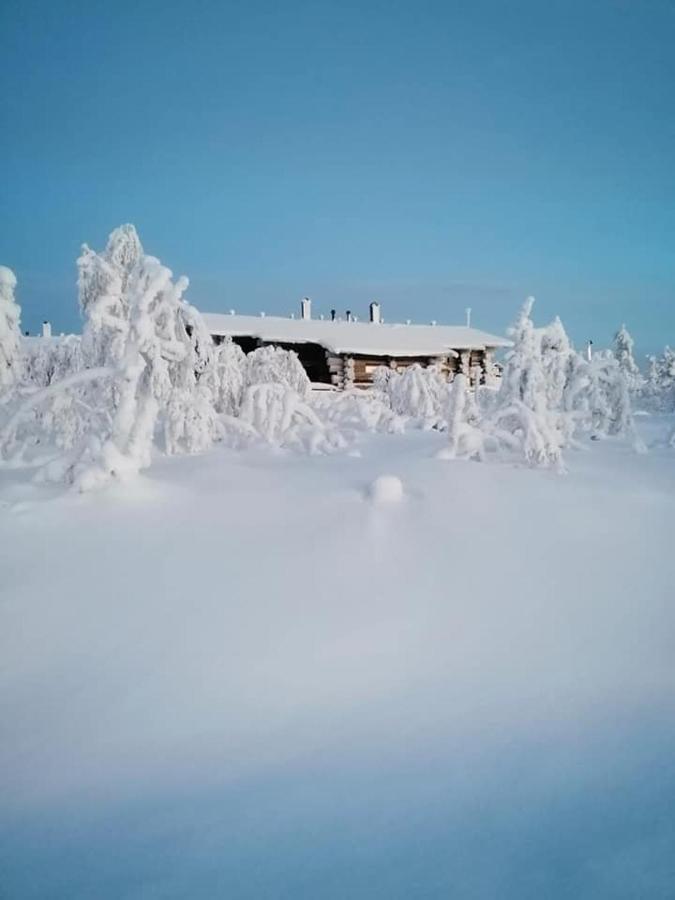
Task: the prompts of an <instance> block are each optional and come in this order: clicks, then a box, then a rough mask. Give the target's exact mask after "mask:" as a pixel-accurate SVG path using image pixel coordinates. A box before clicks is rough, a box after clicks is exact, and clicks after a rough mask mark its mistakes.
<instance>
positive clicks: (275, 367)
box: [245, 347, 311, 397]
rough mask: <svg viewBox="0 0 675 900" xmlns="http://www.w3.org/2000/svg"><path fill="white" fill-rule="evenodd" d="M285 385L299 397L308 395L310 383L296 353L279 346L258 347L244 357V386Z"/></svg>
mask: <svg viewBox="0 0 675 900" xmlns="http://www.w3.org/2000/svg"><path fill="white" fill-rule="evenodd" d="M256 384H279V385H285V386H286V387H288V388H290V389H291V390H292V391H295V393H296V394H298V395H299V396H300V397H308V396H309V393H310V390H311V383H310V380H309V378H308V377H307V373H306V372H305V370H304V368H303V366H302V363H301V362H300V359H299V358H298V354H297V353H295V352H294V351H293V350H284V349H282V348H281V347H258V349H257V350H253V351H252V352H251V353H249V354H248V355H247V357H246V374H245V386H246V387H250V386H252V385H256Z"/></svg>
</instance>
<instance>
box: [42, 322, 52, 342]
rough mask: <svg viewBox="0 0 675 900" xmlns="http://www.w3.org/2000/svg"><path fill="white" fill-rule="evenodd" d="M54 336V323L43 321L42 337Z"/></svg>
mask: <svg viewBox="0 0 675 900" xmlns="http://www.w3.org/2000/svg"><path fill="white" fill-rule="evenodd" d="M51 336H52V323H51V322H43V323H42V337H46V338H50V337H51Z"/></svg>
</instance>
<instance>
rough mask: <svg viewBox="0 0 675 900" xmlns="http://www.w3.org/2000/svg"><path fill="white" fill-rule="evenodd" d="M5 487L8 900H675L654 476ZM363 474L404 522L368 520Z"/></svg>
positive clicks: (572, 459) (337, 470)
mask: <svg viewBox="0 0 675 900" xmlns="http://www.w3.org/2000/svg"><path fill="white" fill-rule="evenodd" d="M639 427H640V429H641V432H642V436H643V438H644V439H645V441H646V443H647V444H648V445H649V446H650V452H649V453H648V454H647V455H645V456H638V455H636V454H635V453H633V452H632V449H631V447H630V446H629V444H628V443H626V442H624V441H622V440H617V439H607V440H604V441H601V442H593V443H590V442H588V443H585V444H584V449H583V450H579V451H571V452H570V453H569V454H568V457H567V465H568V474H567V475H566V476H564V477H563V476H559V475H557V474H555V473H554V472H551V471H548V470H532V469H529V468H527V467H525V466H513V465H507V464H500V463H485V464H474V463H472V462H464V461H454V462H442V463H441V462H439V461H438V460H437V459H435V458H434V457H435V454H436V453H437V452H438V451H439V450H441V448H443V447H445V446H446V445H447V435H445V434H442V433H438V432H435V431H428V432H423V431H419V432H413V433H408V434H403V435H398V434H372V435H371V434H369V435H365V434H364V435H362V437H361V441H360V444H359V450H360V451H361V455H360V456H355V455H346V454H344V455H343V454H340V455H337V456H316V457H314V456H310V457H307V456H302V457H300V456H297V455H295V454H291V453H285V452H282V451H278V450H271V449H269V448H255V449H251V450H248V451H246V452H245V453H242V452H235V451H233V450H229V449H226V448H224V447H222V446H220V447H218V448H216V449H213V450H211V451H210V452H208V453H205V454H203V455H201V456H193V457H175V458H169V457H160V456H158V457H157V458H156V460H155V462H154V464H153V466H152V467H151V468H150V469H149V470H148V471H147V474H145V475H142V476H140V477H138V478H137V479H135V480H134V481H131V482H124V483H120V484H118V485H116V488H115V490H109V491H106V492H102V493H94V494H78V493H75V492H73V491H68V490H66V489H65V488H64V486H63V485H60V486H53V485H36V484H35V483H33V482H32V481H31V480H30V476H31V472H30V471H27V470H25V469H21V470H18V469H16V470H15V469H13V470H9V469H6V468H3V469H0V548H2V549H1V551H0V552H1V553H2V604H1V606H0V641H1V642H2V648H1V656H2V661H3V666H2V670H1V674H0V704H1V709H0V714H1V715H2V722H3V738H2V742H1V744H0V754H1V755H0V791H1V792H2V796H3V802H2V809H1V812H0V848H2V849H0V869H1V870H2V873H3V874H2V880H3V889H2V892H3V896H7V897H8V898H22V900H23V898H39V897H54V898H68V900H78V898H91V897H96V898H97V900H106V898H115V900H126V898H129V900H131V898H146V897H147V898H150V897H153V898H154V897H157V898H159V897H161V898H163V900H164V898H185V897H189V898H191V900H194V898H212V897H219V896H223V897H224V896H226V897H228V898H230V900H253V898H255V900H273V898H274V900H277V898H282V897H288V898H294V900H295V898H305V897H306V898H310V897H311V898H315V897H321V898H322V900H338V898H340V900H342V898H350V900H351V898H364V900H365V898H367V900H372V898H380V897H381V898H387V900H389V898H417V897H420V898H422V897H424V898H432V900H436V898H439V900H440V898H447V897H457V898H460V900H462V898H481V900H482V898H486V900H487V898H492V897H504V898H513V900H516V898H517V900H530V898H532V900H534V898H541V897H546V898H552V900H556V898H563V897H565V898H568V897H575V900H576V898H581V900H591V898H592V900H604V898H607V900H610V898H611V900H624V898H628V897H641V898H648V900H651V898H654V900H655V898H666V897H668V896H671V895H672V885H673V868H672V860H673V858H675V820H674V816H673V808H674V802H673V801H674V798H675V773H674V771H673V766H672V759H673V754H674V753H675V728H674V727H673V722H675V699H674V698H675V690H674V688H675V663H674V661H673V653H672V636H673V634H674V633H675V631H674V628H675V607H674V606H673V603H672V586H673V584H674V583H675V555H674V554H673V552H672V549H673V547H672V533H673V532H672V519H673V514H672V510H673V496H674V491H675V466H674V465H673V452H672V451H671V450H668V449H667V448H666V447H665V446H663V439H664V435H665V434H667V433H668V430H669V422H668V420H667V418H662V419H660V418H658V417H649V416H640V417H639ZM383 472H396V473H397V475H396V477H397V478H399V479H400V480H401V482H402V483H403V484H405V494H406V502H405V503H403V504H386V505H379V504H371V503H364V502H363V486H364V485H372V484H373V483H374V482H376V479H379V478H380V476H381V475H382V473H383Z"/></svg>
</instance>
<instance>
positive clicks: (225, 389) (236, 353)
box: [214, 338, 247, 416]
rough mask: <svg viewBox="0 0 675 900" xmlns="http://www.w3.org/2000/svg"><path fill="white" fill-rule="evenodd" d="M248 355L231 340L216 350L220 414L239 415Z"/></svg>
mask: <svg viewBox="0 0 675 900" xmlns="http://www.w3.org/2000/svg"><path fill="white" fill-rule="evenodd" d="M246 370H247V361H246V354H245V353H244V351H243V350H242V349H241V347H240V346H239V345H238V344H235V342H234V341H233V340H232V339H231V338H226V339H225V340H224V341H223V342H222V343H221V344H218V345H217V346H216V347H215V348H214V397H215V406H216V409H217V410H218V412H219V413H226V414H227V415H230V416H234V415H236V414H237V413H238V411H239V407H240V406H241V401H242V397H243V394H244V386H245V383H246V375H247V371H246Z"/></svg>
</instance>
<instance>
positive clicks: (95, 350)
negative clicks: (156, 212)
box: [77, 225, 143, 365]
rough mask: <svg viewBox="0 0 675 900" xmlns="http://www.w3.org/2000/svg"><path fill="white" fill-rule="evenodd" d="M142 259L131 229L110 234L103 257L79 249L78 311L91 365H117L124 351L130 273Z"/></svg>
mask: <svg viewBox="0 0 675 900" xmlns="http://www.w3.org/2000/svg"><path fill="white" fill-rule="evenodd" d="M142 258H143V247H142V245H141V241H140V238H139V237H138V234H137V232H136V229H135V228H134V226H133V225H121V226H120V227H119V228H116V229H115V230H114V231H113V232H111V234H110V237H109V238H108V243H107V245H106V248H105V250H104V251H103V252H102V253H97V252H96V251H94V250H92V249H91V248H89V247H88V246H87V245H86V244H83V246H82V253H81V255H80V258H79V259H78V261H77V268H78V289H79V299H80V310H81V312H82V315H83V317H84V318H85V321H86V323H87V326H88V327H85V330H84V335H83V343H84V352H85V354H86V356H87V358H88V360H89V363H90V364H91V365H107V364H110V363H113V362H118V361H119V359H120V358H121V355H122V353H123V348H124V333H125V330H124V328H120V322H125V321H126V320H127V319H128V318H129V307H128V300H127V297H128V286H129V280H130V278H131V275H132V272H133V271H134V269H135V267H136V266H137V265H138V263H139V262H140V261H141V259H142Z"/></svg>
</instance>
